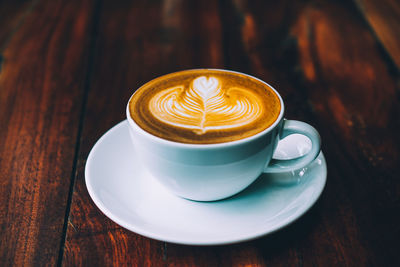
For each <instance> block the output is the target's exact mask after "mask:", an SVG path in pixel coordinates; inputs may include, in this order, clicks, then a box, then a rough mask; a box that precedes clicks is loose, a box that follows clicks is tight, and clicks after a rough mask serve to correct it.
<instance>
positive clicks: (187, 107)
mask: <svg viewBox="0 0 400 267" xmlns="http://www.w3.org/2000/svg"><path fill="white" fill-rule="evenodd" d="M281 108H282V107H281V102H280V99H279V97H278V95H277V94H276V93H275V91H274V90H273V89H272V88H271V87H270V86H268V85H267V84H266V83H264V82H262V81H260V80H258V79H255V78H253V77H250V76H247V75H245V74H241V73H235V72H230V71H224V70H213V69H199V70H187V71H181V72H176V73H172V74H168V75H165V76H161V77H159V78H156V79H154V80H152V81H150V82H148V83H146V84H145V85H143V86H142V87H140V88H139V89H138V90H137V91H136V92H135V93H134V94H133V96H132V98H131V100H130V101H129V112H130V116H131V118H132V119H133V120H134V121H135V123H136V124H137V125H138V126H139V127H140V128H142V129H143V130H145V131H146V132H148V133H150V134H152V135H155V136H157V137H160V138H162V139H166V140H170V141H175V142H180V143H190V144H215V143H224V142H230V141H236V140H240V139H243V138H246V137H250V136H252V135H255V134H257V133H259V132H262V131H263V130H265V129H267V128H268V127H269V126H271V125H272V124H273V123H274V122H275V121H276V120H277V118H278V117H279V114H280V112H281Z"/></svg>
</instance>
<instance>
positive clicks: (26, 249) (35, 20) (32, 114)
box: [0, 1, 92, 266]
mask: <svg viewBox="0 0 400 267" xmlns="http://www.w3.org/2000/svg"><path fill="white" fill-rule="evenodd" d="M91 4H92V3H91V1H82V2H66V3H62V2H54V1H41V2H40V3H37V4H36V5H35V7H34V8H33V9H32V10H31V11H30V12H29V14H27V15H26V18H24V20H23V22H21V24H20V25H19V26H18V27H17V29H16V30H15V31H14V32H13V34H12V36H10V37H7V38H9V40H8V41H7V42H6V44H5V45H4V47H3V50H2V51H1V52H2V55H3V64H2V69H1V72H0V92H1V93H0V107H1V112H0V127H1V130H0V155H1V158H0V182H1V187H0V204H1V205H0V218H1V220H0V224H1V227H0V236H1V241H0V262H1V265H4V266H30V265H35V266H40V265H43V264H48V265H55V264H56V263H57V259H58V254H59V249H60V244H61V243H62V242H63V225H64V217H65V212H66V207H67V199H68V191H69V187H70V180H71V170H72V167H73V161H74V152H75V145H76V136H77V132H78V127H77V122H78V121H79V116H80V109H81V104H82V95H83V92H84V87H83V85H84V81H85V73H86V65H87V58H86V52H87V49H88V47H87V44H88V40H89V38H88V36H89V35H88V32H89V30H90V14H91ZM10 8H11V7H10ZM23 9H24V8H23ZM21 12H23V11H21ZM21 12H20V11H18V12H15V15H14V16H15V17H14V19H10V20H8V21H9V23H10V24H12V26H9V27H8V29H11V28H13V27H14V28H15V27H16V26H15V25H16V24H18V22H17V21H19V20H20V19H19V18H20V16H21V15H20V14H21ZM2 19H3V18H2ZM11 31H12V30H11ZM3 36H5V35H3ZM7 38H6V39H7Z"/></svg>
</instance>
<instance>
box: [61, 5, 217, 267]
mask: <svg viewBox="0 0 400 267" xmlns="http://www.w3.org/2000/svg"><path fill="white" fill-rule="evenodd" d="M210 3H211V6H209V5H207V4H206V3H204V2H200V1H176V0H172V1H124V2H121V1H120V2H111V1H109V2H105V3H104V6H103V7H102V9H101V10H102V11H101V15H100V24H99V27H98V30H97V31H98V36H97V42H96V53H95V60H94V66H95V68H94V72H93V76H92V79H91V85H90V92H89V96H88V104H87V107H86V113H85V123H84V127H83V132H82V138H81V140H80V142H81V145H80V152H79V160H78V166H77V172H76V183H75V188H74V194H73V201H72V204H71V213H70V217H69V227H68V232H67V239H66V244H65V251H64V260H63V264H64V265H66V266H76V265H83V266H111V265H126V266H149V265H154V266H160V265H164V264H171V265H175V264H176V265H191V264H193V261H195V262H194V263H196V264H198V263H203V265H204V264H207V262H209V260H211V261H213V259H212V257H214V256H215V253H214V252H213V251H210V250H208V252H205V253H204V254H202V255H203V256H206V257H203V258H200V257H197V256H196V255H198V253H197V252H198V251H199V250H200V251H201V250H202V249H200V248H193V249H189V251H188V253H189V254H188V255H187V257H185V258H183V257H181V254H180V253H179V251H180V249H179V248H176V247H174V246H170V244H165V243H164V242H159V241H154V240H150V239H148V238H145V237H142V236H140V235H137V234H134V233H132V232H130V231H127V230H125V229H123V228H121V227H119V226H118V225H117V224H115V223H113V222H112V221H111V220H109V219H108V218H107V217H106V216H105V215H103V214H102V213H101V212H100V211H99V210H98V208H97V207H96V206H95V205H94V203H93V201H92V200H91V199H90V196H89V195H88V192H87V189H86V186H85V181H84V167H85V163H86V158H87V156H88V153H89V151H90V149H91V147H92V146H93V145H94V143H95V142H96V141H97V139H98V138H99V137H100V136H101V135H102V134H103V133H104V132H105V131H106V130H108V129H109V128H110V127H112V126H113V125H115V124H116V123H117V122H119V121H121V120H123V119H125V107H126V104H127V101H128V99H129V97H130V95H131V94H132V93H133V91H134V90H135V88H138V87H139V86H140V85H142V84H143V83H145V82H147V81H149V80H150V79H153V78H155V77H157V76H159V75H161V74H166V73H169V72H173V71H176V70H180V69H187V68H196V67H222V52H221V51H222V47H221V46H222V43H221V42H222V40H221V28H220V22H219V17H218V13H217V11H218V9H217V8H216V7H217V2H216V1H213V2H209V3H208V4H210ZM219 260H220V261H221V262H222V261H223V260H222V259H221V258H220V259H219Z"/></svg>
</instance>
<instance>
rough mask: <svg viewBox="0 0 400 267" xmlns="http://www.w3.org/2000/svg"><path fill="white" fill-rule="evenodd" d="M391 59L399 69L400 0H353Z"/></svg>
mask: <svg viewBox="0 0 400 267" xmlns="http://www.w3.org/2000/svg"><path fill="white" fill-rule="evenodd" d="M355 2H356V3H357V6H358V7H359V9H360V10H361V12H362V14H363V15H364V17H365V18H366V20H367V21H368V23H369V24H370V25H371V27H372V29H373V31H374V33H375V34H376V36H377V37H378V38H379V41H380V42H381V43H382V45H383V47H384V48H385V49H386V51H387V52H388V53H389V55H390V58H391V60H393V61H394V63H395V64H396V66H397V68H398V69H400V46H399V43H400V19H399V18H400V2H399V1H395V0H385V1H376V0H355Z"/></svg>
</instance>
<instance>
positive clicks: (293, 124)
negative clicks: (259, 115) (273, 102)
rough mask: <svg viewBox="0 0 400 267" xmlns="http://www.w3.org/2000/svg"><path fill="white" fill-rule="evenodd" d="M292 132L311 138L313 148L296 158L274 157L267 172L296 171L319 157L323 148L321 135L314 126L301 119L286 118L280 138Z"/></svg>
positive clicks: (267, 167)
mask: <svg viewBox="0 0 400 267" xmlns="http://www.w3.org/2000/svg"><path fill="white" fill-rule="evenodd" d="M291 134H302V135H305V136H307V137H308V138H310V140H311V143H312V147H311V150H310V151H309V152H308V153H307V154H305V155H304V156H301V157H298V158H294V159H288V160H281V159H274V158H273V159H271V161H270V163H269V164H268V165H267V166H266V168H265V169H264V172H265V173H279V172H290V171H295V170H298V169H300V168H303V167H305V166H307V165H308V164H310V163H311V162H312V161H314V159H315V158H316V157H318V155H319V152H320V150H321V137H320V136H319V133H318V132H317V130H315V128H314V127H312V126H311V125H309V124H307V123H305V122H301V121H296V120H284V121H283V127H282V132H281V135H280V139H283V138H285V137H286V136H288V135H291Z"/></svg>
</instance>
